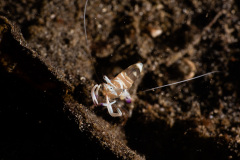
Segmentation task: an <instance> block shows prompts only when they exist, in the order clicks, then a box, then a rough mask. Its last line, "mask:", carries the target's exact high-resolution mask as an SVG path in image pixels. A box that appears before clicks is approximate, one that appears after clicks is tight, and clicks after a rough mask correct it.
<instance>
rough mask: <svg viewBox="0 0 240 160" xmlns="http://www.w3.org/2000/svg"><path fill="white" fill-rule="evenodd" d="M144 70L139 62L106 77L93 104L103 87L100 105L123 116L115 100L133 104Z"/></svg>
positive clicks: (94, 94)
mask: <svg viewBox="0 0 240 160" xmlns="http://www.w3.org/2000/svg"><path fill="white" fill-rule="evenodd" d="M87 3H88V0H86V3H85V8H84V31H85V39H86V44H87V46H88V41H87V30H86V22H85V17H86V10H87ZM90 57H91V58H92V56H91V54H90ZM142 68H143V64H142V63H141V62H138V63H136V64H133V65H131V66H129V67H128V68H127V69H125V70H124V71H122V72H121V73H119V74H118V75H117V76H116V77H115V78H114V79H112V80H110V79H109V78H108V77H107V76H104V77H103V79H104V80H105V81H106V83H102V84H96V85H95V86H94V87H93V88H92V90H91V96H92V100H93V103H94V104H95V105H98V104H99V103H98V100H97V99H98V97H99V92H100V88H101V87H102V89H101V93H102V95H103V96H105V98H106V103H100V104H101V105H103V106H106V107H107V109H108V112H109V114H110V115H111V116H112V117H120V116H122V112H121V110H120V109H119V108H117V113H114V111H113V108H112V105H113V104H115V103H116V100H115V99H116V98H120V99H121V100H126V102H127V103H131V101H132V99H131V96H130V94H129V92H128V90H129V89H130V88H131V86H132V84H133V82H134V81H135V80H136V79H137V78H138V77H139V75H140V73H141V72H142ZM95 72H96V71H95ZM217 72H219V71H213V72H209V73H205V74H202V75H199V76H196V77H193V78H190V79H186V80H183V81H178V82H175V83H171V84H166V85H163V86H158V87H154V88H151V89H147V90H144V91H142V92H148V91H153V90H156V89H160V88H164V87H167V86H171V85H175V84H179V83H184V82H187V81H191V80H193V79H197V78H200V77H204V76H207V75H209V74H213V73H217ZM111 100H113V101H112V102H110V101H111Z"/></svg>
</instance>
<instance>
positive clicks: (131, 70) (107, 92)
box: [91, 62, 143, 117]
mask: <svg viewBox="0 0 240 160" xmlns="http://www.w3.org/2000/svg"><path fill="white" fill-rule="evenodd" d="M142 68H143V64H142V63H141V62H138V63H136V64H133V65H131V66H129V67H128V68H127V69H125V70H124V71H122V72H121V73H119V74H118V75H117V76H116V77H115V78H113V79H112V80H110V79H109V78H108V77H107V76H103V79H104V80H105V81H106V83H102V84H96V85H95V86H94V87H93V88H92V90H91V95H92V100H93V103H94V104H95V105H98V100H97V98H98V95H99V89H100V87H101V86H102V87H103V88H102V94H103V95H104V96H105V97H106V103H101V105H103V106H106V107H107V109H108V112H109V114H110V115H111V116H112V117H118V116H122V112H121V110H120V109H119V108H117V113H114V112H113V109H112V105H113V104H114V103H116V100H114V101H113V102H110V100H113V99H116V98H120V99H121V100H125V101H126V102H127V103H131V101H132V99H131V96H130V94H129V92H128V89H129V88H131V86H132V84H133V82H134V81H135V80H136V79H137V78H138V76H139V75H140V73H141V72H142Z"/></svg>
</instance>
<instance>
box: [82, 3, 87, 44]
mask: <svg viewBox="0 0 240 160" xmlns="http://www.w3.org/2000/svg"><path fill="white" fill-rule="evenodd" d="M87 3H88V0H86V3H85V7H84V13H83V25H84V32H85V40H86V44H87V47H88V40H87V28H86V11H87Z"/></svg>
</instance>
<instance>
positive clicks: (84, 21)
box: [83, 0, 100, 81]
mask: <svg viewBox="0 0 240 160" xmlns="http://www.w3.org/2000/svg"><path fill="white" fill-rule="evenodd" d="M87 3H88V0H86V3H85V7H84V13H83V26H84V32H85V40H86V45H87V48H88V49H89V45H88V39H87V27H86V12H87ZM90 59H91V62H92V65H93V57H92V54H91V52H90ZM93 68H94V73H95V75H96V77H97V79H98V81H100V80H99V78H98V75H97V71H96V69H95V67H94V65H93Z"/></svg>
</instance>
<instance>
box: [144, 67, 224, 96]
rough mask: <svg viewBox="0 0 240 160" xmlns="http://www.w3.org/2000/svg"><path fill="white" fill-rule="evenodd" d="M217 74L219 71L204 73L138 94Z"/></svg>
mask: <svg viewBox="0 0 240 160" xmlns="http://www.w3.org/2000/svg"><path fill="white" fill-rule="evenodd" d="M218 72H220V71H213V72H209V73H205V74H202V75H200V76H197V77H193V78H190V79H186V80H183V81H178V82H175V83H171V84H166V85H163V86H159V87H154V88H151V89H146V90H143V91H140V92H148V91H154V90H156V89H159V88H164V87H167V86H171V85H175V84H179V83H184V82H187V81H191V80H194V79H197V78H200V77H204V76H207V75H209V74H213V73H218Z"/></svg>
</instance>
